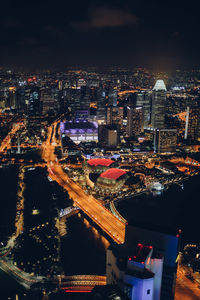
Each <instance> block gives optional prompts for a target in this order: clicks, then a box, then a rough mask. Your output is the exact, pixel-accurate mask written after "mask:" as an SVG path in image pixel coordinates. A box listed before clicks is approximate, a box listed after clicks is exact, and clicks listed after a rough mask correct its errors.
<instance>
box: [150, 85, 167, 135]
mask: <svg viewBox="0 0 200 300" xmlns="http://www.w3.org/2000/svg"><path fill="white" fill-rule="evenodd" d="M166 91H167V89H166V86H165V84H164V81H163V80H157V81H156V84H155V86H154V88H153V92H152V107H151V126H152V128H153V129H156V128H159V129H163V128H165V103H166Z"/></svg>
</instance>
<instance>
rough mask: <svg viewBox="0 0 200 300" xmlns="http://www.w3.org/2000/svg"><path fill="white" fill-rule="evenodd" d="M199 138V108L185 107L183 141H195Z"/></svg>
mask: <svg viewBox="0 0 200 300" xmlns="http://www.w3.org/2000/svg"><path fill="white" fill-rule="evenodd" d="M199 138H200V108H199V107H193V108H190V107H189V106H188V107H187V113H186V123H185V139H189V140H197V139H199Z"/></svg>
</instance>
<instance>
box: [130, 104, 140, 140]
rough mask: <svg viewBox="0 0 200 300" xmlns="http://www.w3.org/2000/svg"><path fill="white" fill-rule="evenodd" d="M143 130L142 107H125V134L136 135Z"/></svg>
mask: <svg viewBox="0 0 200 300" xmlns="http://www.w3.org/2000/svg"><path fill="white" fill-rule="evenodd" d="M142 131H143V109H142V107H132V106H128V107H127V135H128V136H129V137H132V136H138V135H139V134H140V133H141V132H142Z"/></svg>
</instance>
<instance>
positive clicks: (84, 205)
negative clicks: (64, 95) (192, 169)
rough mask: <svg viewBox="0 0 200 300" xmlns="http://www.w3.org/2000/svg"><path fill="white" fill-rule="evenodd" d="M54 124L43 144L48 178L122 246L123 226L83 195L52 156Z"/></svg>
mask: <svg viewBox="0 0 200 300" xmlns="http://www.w3.org/2000/svg"><path fill="white" fill-rule="evenodd" d="M54 128H55V123H54V124H53V125H52V126H51V127H49V129H48V138H47V140H46V142H44V143H43V153H42V158H43V159H44V160H45V161H46V162H47V166H48V170H49V176H50V177H51V178H52V179H53V180H55V181H57V182H58V183H59V184H60V185H61V186H62V187H63V188H64V189H66V190H67V191H68V193H69V196H70V198H72V199H73V201H74V203H75V205H76V206H78V207H79V208H80V209H81V210H82V211H84V212H85V213H86V214H87V215H88V217H90V218H91V219H92V220H93V221H94V222H95V223H96V224H97V225H98V226H99V227H100V228H101V229H102V230H103V231H104V232H105V233H107V234H108V236H110V237H111V238H112V239H113V240H114V241H115V242H116V243H118V244H122V243H124V240H125V224H124V223H123V222H122V221H120V220H119V219H118V218H117V217H115V216H114V215H113V214H112V213H111V212H110V211H109V210H108V209H106V208H105V207H104V206H103V205H102V204H100V203H99V201H98V200H97V199H95V198H94V197H93V196H91V195H87V194H85V193H84V191H83V190H82V188H81V187H80V186H79V185H77V184H76V183H75V182H74V181H73V180H72V179H71V178H70V177H69V176H68V175H67V174H66V173H65V172H64V171H63V169H62V166H61V165H60V164H59V163H58V161H57V159H56V156H55V154H54V150H55V145H56V139H55V130H54Z"/></svg>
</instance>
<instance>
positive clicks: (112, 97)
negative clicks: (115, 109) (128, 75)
mask: <svg viewBox="0 0 200 300" xmlns="http://www.w3.org/2000/svg"><path fill="white" fill-rule="evenodd" d="M108 101H109V104H110V105H113V106H117V89H116V88H112V87H110V88H109V92H108Z"/></svg>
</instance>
